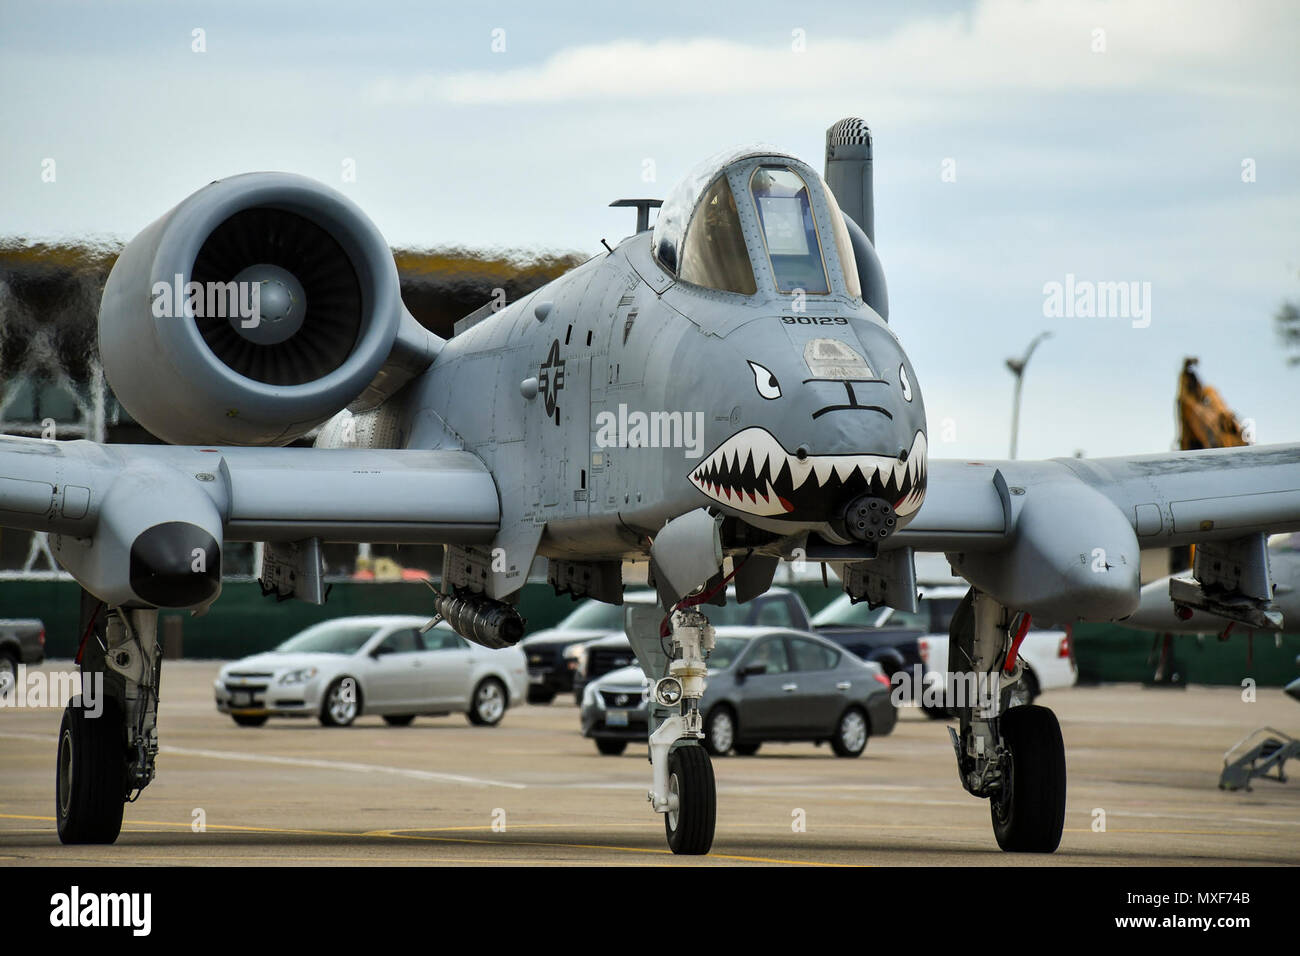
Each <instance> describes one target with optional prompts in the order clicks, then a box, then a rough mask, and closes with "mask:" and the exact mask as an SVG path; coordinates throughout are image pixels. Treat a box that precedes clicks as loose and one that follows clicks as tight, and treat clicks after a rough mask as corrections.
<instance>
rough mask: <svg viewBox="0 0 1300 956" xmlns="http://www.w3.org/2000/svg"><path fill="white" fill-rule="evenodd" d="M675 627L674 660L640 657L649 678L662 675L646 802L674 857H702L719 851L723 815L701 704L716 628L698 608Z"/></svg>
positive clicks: (679, 617) (680, 616) (675, 615)
mask: <svg viewBox="0 0 1300 956" xmlns="http://www.w3.org/2000/svg"><path fill="white" fill-rule="evenodd" d="M670 626H671V635H672V647H671V654H670V655H665V654H664V653H663V650H662V649H661V650H660V651H659V653H658V654H653V653H651V654H646V653H643V652H642V651H641V649H640V648H638V655H637V656H638V658H639V659H640V660H641V661H642V666H643V668H644V669H645V670H646V673H647V675H648V676H650V677H651V678H652V679H653V678H654V675H655V673H657V674H659V675H660V677H659V680H658V681H657V682H656V683H655V685H654V690H653V699H652V701H651V704H650V713H651V719H652V720H653V721H655V722H656V723H657V724H658V726H657V727H656V728H655V731H654V733H652V734H651V735H650V763H651V765H652V766H653V768H654V788H653V789H652V790H651V791H650V792H649V793H648V794H647V795H646V797H647V799H648V800H649V801H650V805H651V807H652V808H653V809H654V810H655V811H656V812H657V813H662V814H663V815H664V832H665V833H666V834H667V837H668V846H669V847H670V848H671V849H672V851H673V852H674V853H683V854H702V853H708V852H709V848H710V847H712V846H713V830H714V826H715V824H716V822H717V815H718V798H717V789H716V787H715V785H714V780H713V764H712V762H711V761H710V760H709V755H708V753H707V752H706V751H705V749H704V747H703V746H702V745H701V744H700V740H701V739H702V738H703V736H704V719H703V715H702V714H701V713H700V698H701V697H702V696H703V695H704V684H705V680H704V678H705V675H706V674H707V673H708V668H707V665H706V664H705V655H706V654H707V653H708V652H709V651H711V650H712V649H713V627H712V626H711V625H710V624H709V620H708V618H706V617H705V616H704V615H703V614H701V613H700V612H699V611H696V610H694V609H693V608H692V609H688V610H681V611H673V612H672V615H671V617H670ZM661 648H662V645H661ZM665 665H666V666H665ZM665 671H666V673H665Z"/></svg>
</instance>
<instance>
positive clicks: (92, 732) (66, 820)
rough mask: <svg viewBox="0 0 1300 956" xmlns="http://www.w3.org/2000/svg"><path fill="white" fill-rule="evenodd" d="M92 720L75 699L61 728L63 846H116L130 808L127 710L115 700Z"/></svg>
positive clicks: (58, 797)
mask: <svg viewBox="0 0 1300 956" xmlns="http://www.w3.org/2000/svg"><path fill="white" fill-rule="evenodd" d="M104 703H105V707H104V712H103V713H101V714H99V715H98V716H97V717H91V716H90V715H89V714H87V713H86V711H85V710H84V709H83V708H82V706H81V698H80V697H79V696H78V697H74V698H73V699H72V701H71V702H70V703H69V704H68V706H67V707H66V708H64V711H63V721H62V723H61V724H60V725H59V755H58V764H57V769H56V773H55V802H54V810H55V815H56V820H57V821H58V829H59V841H60V842H61V843H65V844H67V843H112V842H113V841H115V840H116V839H117V835H118V833H120V832H121V830H122V811H123V809H125V806H126V750H125V747H124V745H123V741H124V740H125V736H124V732H123V727H124V722H123V717H122V711H121V709H120V707H119V706H118V704H117V701H116V700H115V699H114V698H112V697H109V698H108V699H107V700H106V701H105V702H104Z"/></svg>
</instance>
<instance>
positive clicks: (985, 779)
mask: <svg viewBox="0 0 1300 956" xmlns="http://www.w3.org/2000/svg"><path fill="white" fill-rule="evenodd" d="M1014 618H1015V615H1014V614H1013V613H1012V612H1011V611H1009V610H1008V609H1007V608H1004V607H1003V606H1002V605H1000V604H998V603H997V602H996V601H994V600H993V599H992V598H991V597H989V596H988V595H986V594H982V593H980V592H979V591H976V590H975V589H974V588H972V589H971V590H970V591H969V592H968V593H967V595H966V597H965V599H964V600H963V601H962V603H961V605H960V607H959V608H958V609H957V613H956V614H955V615H953V619H952V626H951V632H950V633H951V639H950V640H949V643H948V647H949V652H948V653H949V659H948V671H949V673H950V674H952V675H953V676H954V678H955V685H954V686H953V687H951V688H949V689H948V693H949V694H950V695H951V696H952V697H953V698H955V701H956V704H957V706H956V708H955V712H956V714H957V717H958V727H959V729H958V730H954V729H952V728H951V727H950V728H949V730H948V732H949V734H951V736H952V743H953V749H954V750H955V751H956V753H957V772H958V776H959V777H960V778H961V782H962V786H963V787H965V788H966V790H967V791H968V792H970V793H971V794H973V795H975V796H977V797H984V798H986V799H988V800H989V803H990V815H991V817H992V820H993V833H994V835H995V836H996V837H997V841H998V846H1000V847H1001V848H1002V849H1004V850H1009V851H1016V852H1022V853H1051V852H1053V851H1054V850H1055V849H1056V848H1057V847H1058V846H1059V845H1060V842H1061V831H1062V830H1063V829H1064V826H1065V744H1064V743H1063V741H1062V739H1061V728H1060V725H1059V724H1058V723H1057V720H1056V715H1055V714H1053V713H1052V712H1051V711H1050V710H1048V709H1047V708H1046V707H1038V706H1030V705H1021V706H1017V704H1019V703H1020V701H1021V700H1022V699H1023V697H1024V688H1025V686H1027V685H1026V684H1025V680H1026V678H1025V673H1024V668H1023V665H1022V664H1021V662H1020V661H1019V660H1015V661H1013V662H1012V664H1013V667H1012V670H1011V671H1009V672H1008V671H1007V670H1006V663H1007V658H1008V656H1009V655H1010V651H1011V649H1012V647H1013V646H1015V640H1014V637H1013V634H1012V631H1011V626H1012V623H1013V620H1014Z"/></svg>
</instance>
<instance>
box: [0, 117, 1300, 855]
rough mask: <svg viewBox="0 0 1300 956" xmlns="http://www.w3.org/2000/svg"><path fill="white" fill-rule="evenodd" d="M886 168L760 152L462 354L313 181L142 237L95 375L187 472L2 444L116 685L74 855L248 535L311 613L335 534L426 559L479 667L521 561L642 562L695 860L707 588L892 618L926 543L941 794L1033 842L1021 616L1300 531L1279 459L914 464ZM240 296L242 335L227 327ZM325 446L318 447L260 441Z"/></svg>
mask: <svg viewBox="0 0 1300 956" xmlns="http://www.w3.org/2000/svg"><path fill="white" fill-rule="evenodd" d="M871 167H872V151H871V136H870V133H869V131H868V130H867V127H866V125H865V124H864V123H863V122H862V121H860V120H844V121H842V122H840V123H837V124H836V125H835V126H833V127H832V128H831V130H830V131H829V133H828V137H827V152H826V175H825V178H824V179H823V177H822V176H819V175H818V174H817V172H816V171H815V170H814V169H813V168H811V167H810V166H808V165H807V164H806V163H804V162H802V161H800V160H799V159H797V158H795V157H794V156H791V155H788V154H786V153H783V152H781V151H779V150H776V149H769V148H766V147H757V148H750V149H738V150H735V151H732V152H729V153H726V154H724V155H720V156H717V157H714V158H713V159H711V160H709V161H707V162H705V163H704V164H703V165H701V166H700V167H698V168H697V169H696V170H695V171H693V172H692V173H691V174H689V175H688V176H687V177H686V178H685V179H684V180H683V181H682V182H681V183H680V184H678V185H677V186H676V187H675V188H674V189H673V190H672V192H671V193H670V194H669V195H668V197H667V198H666V199H665V201H664V202H663V205H662V208H661V209H660V211H659V215H658V218H657V221H656V223H655V225H654V228H653V229H649V228H646V227H647V222H648V209H649V207H650V206H653V205H654V203H653V202H650V201H636V200H634V201H630V202H627V203H624V204H625V205H633V206H637V207H638V209H637V212H638V228H637V231H636V233H635V234H634V235H632V236H630V237H628V238H626V239H624V240H622V241H621V242H619V243H618V244H617V245H616V246H615V247H612V248H607V251H605V252H603V253H602V254H600V255H598V256H596V257H595V258H593V259H591V260H589V261H588V262H586V263H584V264H583V265H581V266H579V267H577V268H576V269H574V270H572V271H571V272H569V273H568V274H566V275H564V276H562V277H561V278H559V279H556V280H555V281H553V282H551V283H550V284H548V285H546V286H544V287H542V288H541V289H538V290H537V291H535V292H533V293H532V294H530V295H528V296H526V297H525V298H522V299H520V300H518V301H516V302H513V303H510V304H507V305H505V306H504V307H503V308H500V309H498V310H496V311H493V310H492V308H491V307H488V308H485V309H483V310H480V312H479V313H475V314H474V315H472V316H469V317H467V318H466V319H464V320H462V321H461V322H460V323H459V324H458V326H457V334H456V335H454V336H453V337H452V338H451V339H449V340H446V341H444V340H443V339H441V338H439V337H438V336H436V335H434V334H432V333H430V332H428V331H426V330H425V329H424V328H423V327H422V326H420V325H419V324H418V323H417V322H416V321H415V320H414V319H413V318H412V317H411V316H410V315H409V314H408V313H407V312H406V311H405V309H404V308H403V306H402V302H401V299H400V297H399V290H398V280H397V273H396V268H395V266H394V262H393V257H392V255H391V253H390V251H389V248H388V246H387V245H386V243H385V242H384V240H383V239H382V237H381V236H380V235H379V233H378V231H377V230H376V229H375V227H374V226H373V225H372V224H371V222H370V221H369V220H368V219H367V218H366V217H365V215H364V214H363V213H362V212H361V211H360V210H358V209H357V208H356V207H355V206H354V205H353V204H352V203H351V202H349V201H348V200H347V199H345V198H343V197H342V196H340V195H338V194H337V193H335V192H333V191H332V190H330V189H327V188H325V187H323V186H321V185H319V184H317V183H315V182H312V181H310V180H307V179H303V178H300V177H297V176H292V175H285V174H279V173H256V174H251V175H244V176H235V177H233V178H230V179H225V180H221V181H218V182H214V183H212V184H210V185H208V186H206V187H204V188H202V189H200V190H199V191H198V192H197V193H195V194H194V195H192V196H190V197H189V198H188V199H186V200H184V201H183V202H182V203H181V204H180V205H178V206H176V207H175V208H174V209H172V210H171V211H170V212H168V213H166V214H165V215H164V216H163V217H162V218H160V219H158V220H157V221H156V222H154V223H153V224H152V225H150V226H149V227H148V228H146V229H145V230H144V231H143V232H142V233H141V234H140V235H139V236H137V237H136V238H135V239H134V240H133V241H132V242H131V243H130V244H129V245H128V246H127V247H126V249H125V250H124V251H123V253H122V255H121V256H120V258H119V259H118V261H117V263H116V265H115V266H114V268H113V271H112V273H111V275H110V277H109V279H108V283H107V286H106V288H105V290H104V296H103V301H102V304H101V308H100V315H99V336H100V352H101V357H102V361H103V365H104V371H105V373H106V375H107V377H108V380H109V383H110V384H111V385H112V388H113V390H114V392H115V393H116V395H117V397H118V399H119V400H120V401H121V403H122V405H123V406H124V407H125V408H126V409H127V410H128V411H129V412H130V414H131V415H132V416H134V417H135V418H136V419H137V420H138V421H139V422H140V423H141V424H143V425H144V426H146V427H147V428H148V429H149V430H150V431H152V432H153V433H154V434H155V435H157V436H158V437H160V438H162V439H163V440H165V441H167V442H170V443H172V447H168V446H130V445H98V444H94V443H89V442H85V441H72V442H58V441H41V440H32V439H20V438H5V439H3V440H0V475H2V476H3V477H0V525H3V526H7V527H13V528H26V529H34V530H40V531H48V532H50V533H51V537H50V541H51V544H52V547H53V550H54V553H55V555H56V556H57V557H58V560H59V561H60V562H61V563H62V565H63V566H64V567H65V568H67V569H68V571H70V572H71V573H72V574H73V575H74V576H75V577H76V578H77V580H78V581H79V582H80V583H81V585H82V587H83V588H84V591H85V592H86V594H85V595H84V597H83V605H84V606H85V607H86V609H87V610H86V611H85V613H84V614H83V618H84V627H85V640H84V642H83V645H82V651H81V654H80V661H81V666H82V667H83V668H85V669H86V670H88V671H91V672H96V671H98V672H103V673H104V675H105V677H106V682H105V683H106V687H107V689H108V691H109V694H108V696H109V700H108V701H107V702H106V707H105V712H104V714H103V716H101V717H100V718H99V719H97V720H96V719H90V718H89V717H87V715H86V714H85V713H84V712H83V711H81V710H79V709H78V708H76V707H72V708H69V709H68V710H67V711H66V712H65V714H64V717H63V723H62V726H61V729H60V734H59V745H58V761H57V780H58V786H57V794H58V799H57V818H58V829H59V835H60V838H61V839H62V840H63V841H64V842H69V843H84V842H110V841H113V840H114V839H116V837H117V835H118V832H119V829H120V826H121V821H122V805H123V800H124V798H126V797H128V796H132V797H133V796H135V795H136V794H137V793H138V791H139V790H140V789H142V788H143V787H144V786H145V785H146V784H148V783H149V781H150V780H151V779H152V778H153V776H154V763H155V756H156V753H157V749H158V729H157V712H156V705H157V699H158V688H159V677H160V670H161V666H160V654H159V650H158V644H157V617H158V609H159V608H188V609H194V610H204V609H206V608H208V606H209V605H210V604H211V603H212V602H213V601H215V600H216V598H217V596H218V595H219V594H220V591H221V554H222V545H223V542H226V541H261V542H265V548H264V561H263V567H262V574H261V577H262V581H263V586H264V588H265V589H266V590H268V592H274V595H275V596H276V597H289V596H292V597H296V598H300V599H305V600H309V601H317V602H319V601H321V600H322V599H323V588H322V582H321V577H322V564H321V557H320V554H321V550H320V545H321V543H322V542H330V541H338V542H366V541H372V542H373V541H385V542H427V543H436V544H441V545H444V546H445V548H446V551H445V553H446V558H445V563H444V566H443V570H442V581H441V590H440V592H439V593H437V594H436V595H434V596H432V597H431V603H432V604H433V610H434V611H436V613H437V614H439V615H441V616H443V617H445V618H446V619H447V620H448V621H449V622H450V623H451V624H452V626H453V627H455V628H456V630H458V631H459V632H460V633H461V634H462V635H463V636H464V637H466V638H468V639H470V640H473V641H477V642H479V643H482V644H486V645H488V646H501V645H504V644H510V643H513V642H514V641H517V640H518V639H519V638H520V636H521V634H522V622H521V620H520V618H519V615H518V613H517V611H516V610H515V608H514V606H513V605H512V598H514V596H515V595H516V594H517V592H518V591H519V589H520V587H521V586H522V585H523V583H524V580H525V576H526V574H527V572H528V569H529V567H530V566H531V565H532V563H533V561H534V558H535V557H536V556H538V555H542V556H545V557H546V558H547V559H548V568H549V571H548V575H549V578H550V581H551V583H552V584H553V585H554V586H555V588H556V590H557V591H559V592H571V593H573V594H575V595H589V596H591V597H594V598H597V599H599V600H602V601H607V602H613V603H619V602H620V600H621V596H622V591H623V585H622V580H621V567H622V563H623V562H624V561H628V560H633V561H637V560H648V561H649V564H650V571H651V577H652V581H653V584H654V586H655V588H656V589H657V591H658V593H659V595H660V596H661V598H662V605H663V607H662V609H655V608H651V609H650V614H649V616H648V619H647V617H646V616H645V615H642V616H638V614H637V613H636V609H633V610H632V611H631V612H630V613H629V622H630V636H631V638H632V640H633V642H634V645H635V647H636V650H637V656H638V659H639V660H640V661H641V662H642V666H643V667H644V668H645V670H646V673H647V675H648V677H649V678H650V679H651V680H652V681H654V682H655V683H654V685H653V690H652V701H651V704H652V714H653V721H654V727H655V729H654V732H653V734H652V737H651V745H650V753H651V763H652V789H651V791H650V794H649V798H650V802H651V804H652V806H653V809H654V810H655V811H657V812H659V813H662V814H663V815H664V819H665V829H666V832H667V837H668V842H669V844H670V846H671V847H672V849H673V850H675V851H676V852H679V853H704V852H707V851H708V849H709V848H710V846H711V844H712V840H713V831H714V822H715V817H716V802H715V793H714V779H713V770H712V767H711V765H710V762H709V758H708V756H707V755H706V753H705V751H704V749H703V748H702V747H701V746H699V744H698V740H699V737H700V735H701V714H700V711H699V700H700V695H701V693H702V692H703V689H704V685H705V680H706V676H707V661H708V655H709V650H710V647H711V645H712V629H711V628H710V626H709V624H708V620H707V614H706V613H705V610H706V609H707V606H708V603H709V602H710V601H714V602H721V601H723V600H725V596H726V594H727V588H726V587H724V586H723V585H724V584H727V583H731V584H734V587H735V592H736V596H737V599H738V600H741V601H744V600H747V599H749V598H751V597H753V596H754V595H757V594H759V593H761V592H762V591H763V590H764V589H766V588H767V586H768V585H769V583H770V582H771V580H772V576H773V572H774V569H775V568H776V566H777V563H778V561H779V560H780V559H781V558H783V557H785V558H788V557H792V556H796V557H803V558H805V559H807V560H811V561H820V562H826V563H828V564H830V565H832V566H833V567H834V568H835V569H836V572H837V574H838V575H839V576H840V578H841V580H842V582H843V586H844V588H845V590H846V591H847V592H848V593H849V594H850V595H852V596H853V597H854V598H855V599H860V600H866V601H870V602H873V603H888V604H890V605H893V606H895V607H902V608H910V607H912V606H913V602H914V601H915V599H916V588H915V580H914V577H915V576H914V570H913V560H912V557H913V553H914V552H915V551H917V550H923V551H939V552H944V553H946V554H947V555H948V558H949V560H950V562H951V563H952V565H953V567H954V569H955V570H956V571H957V572H958V573H960V574H961V575H962V576H963V577H965V578H966V579H967V580H968V581H969V582H970V583H971V585H972V587H971V589H970V592H969V595H968V597H967V599H966V601H965V602H964V604H963V607H962V608H961V609H960V610H959V612H958V614H957V615H956V616H955V617H954V624H953V640H952V641H951V642H950V646H951V653H952V656H953V659H952V661H951V662H950V663H951V669H952V670H953V671H957V672H964V673H973V674H975V675H978V676H979V677H980V678H981V680H983V681H984V684H983V685H982V686H983V687H984V691H985V692H984V693H980V694H977V695H972V696H969V697H968V699H966V700H965V701H964V702H963V703H962V706H961V707H960V708H959V722H958V730H957V731H954V732H953V743H954V749H955V751H956V758H957V765H958V774H959V777H960V779H961V783H962V785H963V786H964V787H965V788H966V789H967V790H968V791H970V792H971V793H972V794H974V795H975V796H977V797H983V798H986V799H988V800H989V801H990V804H991V806H992V814H991V815H992V823H993V829H994V832H995V834H996V837H997V841H998V843H999V845H1001V846H1002V847H1003V848H1004V849H1007V850H1016V851H1052V850H1054V849H1055V848H1056V847H1057V845H1058V842H1059V840H1060V836H1061V830H1062V825H1063V820H1064V813H1065V756H1064V748H1063V745H1062V741H1061V734H1060V729H1059V727H1058V725H1057V721H1056V718H1055V717H1054V715H1053V714H1052V712H1051V711H1050V710H1047V709H1045V708H1042V707H1036V706H1015V704H1016V703H1017V699H1018V698H1017V696H1016V694H1015V689H1016V683H1017V681H1018V679H1019V677H1020V674H1021V670H1020V667H1019V665H1018V664H1017V657H1016V647H1017V641H1018V636H1020V635H1023V633H1024V630H1025V629H1026V628H1027V627H1028V617H1029V616H1030V615H1033V616H1039V617H1045V618H1048V619H1052V620H1055V621H1058V622H1063V621H1067V620H1112V619H1118V618H1123V617H1125V616H1126V615H1128V614H1130V613H1131V612H1132V611H1133V610H1134V609H1135V608H1136V607H1137V606H1138V558H1139V550H1140V549H1142V548H1155V547H1169V546H1172V545H1182V544H1190V543H1196V544H1197V545H1198V548H1197V562H1196V567H1195V572H1196V573H1195V589H1194V590H1195V592H1196V593H1194V594H1188V595H1184V596H1183V601H1184V603H1187V604H1189V605H1190V604H1193V603H1194V602H1195V601H1197V600H1204V601H1206V602H1209V601H1211V599H1213V600H1214V601H1217V602H1218V603H1220V604H1222V603H1223V602H1224V601H1225V600H1227V599H1230V600H1231V601H1232V602H1235V603H1238V604H1240V603H1241V602H1245V603H1248V604H1252V605H1253V606H1255V607H1257V608H1259V609H1264V608H1266V607H1267V606H1268V605H1269V602H1270V600H1271V597H1272V593H1271V583H1270V581H1269V579H1268V571H1267V560H1266V555H1265V551H1264V542H1265V533H1266V532H1282V531H1295V530H1300V446H1295V445H1292V446H1272V447H1251V448H1238V449H1221V450H1207V451H1195V452H1172V453H1167V454H1156V455H1140V456H1136V457H1127V458H1109V459H1094V460H1074V459H1056V460H1051V461H1042V462H1026V461H1012V462H1001V461H936V460H934V459H931V458H930V457H929V454H928V452H929V445H928V442H927V439H926V420H925V405H924V402H923V399H922V382H923V379H922V378H921V376H920V375H918V374H917V373H916V371H915V370H914V369H913V368H912V365H911V363H910V362H909V360H908V357H907V353H906V352H905V351H904V349H903V345H902V342H901V340H900V338H899V336H898V335H897V334H895V331H894V329H893V328H892V327H891V326H890V324H889V322H888V319H889V312H888V306H887V304H886V293H885V282H884V276H883V272H882V270H881V266H880V262H879V260H878V258H877V256H876V253H875V250H874V243H873V239H874V222H873V211H872V187H871ZM191 283H193V285H191ZM249 286H253V287H256V288H257V290H259V291H258V294H259V295H260V303H259V304H258V308H257V309H254V310H253V311H252V312H251V313H250V312H246V311H245V310H243V309H239V308H232V307H228V308H226V309H225V310H222V309H221V308H213V303H212V299H213V295H214V290H215V296H216V298H217V300H218V302H217V304H218V306H219V305H220V302H221V301H222V297H223V296H224V297H225V301H227V303H229V302H231V301H234V300H237V299H240V297H241V294H242V293H241V290H243V289H244V288H246V287H249ZM169 296H170V302H169ZM249 301H251V296H250V297H249ZM214 313H216V314H214ZM902 318H903V323H902V325H901V329H902V331H904V332H905V333H906V334H909V335H924V334H926V330H925V329H924V328H919V327H917V326H916V325H915V324H914V323H909V322H908V321H907V319H906V317H902ZM972 400H976V399H975V398H974V396H972ZM322 423H325V427H324V428H322V429H321V431H320V438H319V439H318V441H317V446H318V447H315V448H284V447H266V446H280V445H284V444H287V443H288V442H290V441H292V440H293V439H294V438H296V437H297V436H301V435H303V434H305V433H307V432H308V431H309V430H310V429H313V428H315V427H316V426H318V425H322ZM248 446H261V447H248ZM728 562H730V570H729V571H727V573H726V574H725V575H724V568H725V567H726V566H727V564H728ZM1198 595H1199V597H1198ZM97 622H98V623H97ZM100 632H102V636H101V633H100ZM362 706H363V707H364V701H362Z"/></svg>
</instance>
